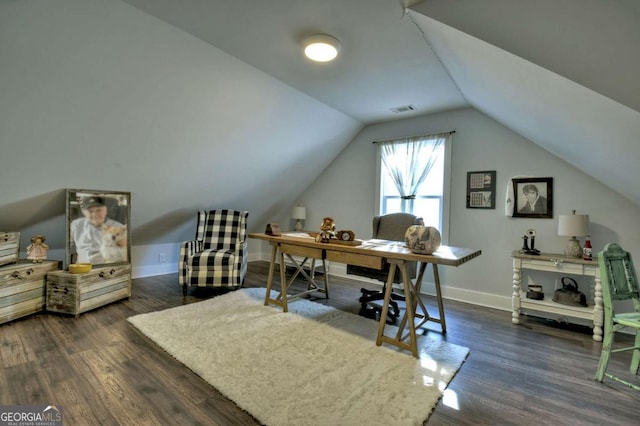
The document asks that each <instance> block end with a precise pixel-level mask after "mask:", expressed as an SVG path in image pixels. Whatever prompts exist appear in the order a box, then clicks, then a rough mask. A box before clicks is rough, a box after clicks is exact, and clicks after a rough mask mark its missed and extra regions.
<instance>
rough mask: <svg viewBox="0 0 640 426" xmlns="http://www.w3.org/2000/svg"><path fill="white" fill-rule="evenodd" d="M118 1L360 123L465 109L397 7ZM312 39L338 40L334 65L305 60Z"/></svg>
mask: <svg viewBox="0 0 640 426" xmlns="http://www.w3.org/2000/svg"><path fill="white" fill-rule="evenodd" d="M124 1H126V2H127V3H129V4H131V5H134V6H136V7H138V8H139V9H141V10H143V11H145V12H147V13H149V14H151V15H154V16H156V17H157V18H159V19H161V20H163V21H165V22H168V23H170V24H172V25H175V26H176V27H178V28H180V29H182V30H184V31H186V32H188V33H191V34H192V35H195V36H196V37H199V38H200V39H202V40H204V41H206V42H208V43H210V44H212V45H214V46H215V47H217V48H219V49H222V50H224V51H225V52H227V53H229V54H231V55H232V56H235V57H236V58H239V59H241V60H242V61H244V62H246V63H248V64H250V65H253V66H254V67H256V68H258V69H260V70H262V71H264V72H266V73H267V74H270V75H271V76H273V77H275V78H277V79H279V80H281V81H283V82H285V83H286V84H288V85H290V86H292V87H294V88H296V89H298V90H300V91H302V92H305V93H307V94H308V95H310V96H312V97H314V98H315V99H317V100H319V101H321V102H323V103H325V104H327V105H329V106H331V107H333V108H335V109H337V110H339V111H341V112H343V113H345V114H347V115H349V116H351V117H353V118H355V119H357V120H358V121H361V122H362V123H365V124H370V123H375V122H382V121H388V120H393V119H399V118H407V117H410V116H416V115H423V114H428V113H434V112H440V111H445V110H450V109H454V108H461V107H467V106H469V104H468V103H467V102H466V100H465V99H464V97H463V96H462V95H461V94H460V92H459V91H458V89H457V88H456V87H455V84H453V82H452V81H451V79H450V78H449V77H448V76H447V73H446V72H445V70H444V68H442V66H441V65H440V63H439V62H438V60H437V58H436V56H435V55H434V53H433V52H432V51H431V49H430V48H429V46H427V45H426V44H425V42H424V40H423V39H422V36H421V34H420V32H419V30H418V29H417V28H416V26H415V25H414V24H413V23H412V22H411V20H409V19H406V17H405V16H404V6H403V3H402V2H400V1H398V0H304V1H301V0H269V1H255V0H234V1H228V0H181V1H179V2H176V1H174V0H124ZM314 33H328V34H330V35H332V36H334V37H336V38H338V40H339V41H340V43H341V45H342V52H341V54H340V56H339V57H338V59H337V60H336V61H334V62H332V63H328V64H318V63H313V62H312V61H309V60H308V59H306V58H305V57H304V55H303V54H302V47H301V46H302V40H303V39H304V38H305V37H306V36H307V35H310V34H314ZM409 104H410V105H413V106H414V107H415V111H413V112H409V113H403V114H394V113H392V112H391V111H390V109H391V108H393V107H397V106H403V105H409Z"/></svg>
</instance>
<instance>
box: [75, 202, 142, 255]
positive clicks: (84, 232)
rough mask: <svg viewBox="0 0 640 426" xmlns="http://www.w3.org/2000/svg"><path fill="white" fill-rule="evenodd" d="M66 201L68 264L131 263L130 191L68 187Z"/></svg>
mask: <svg viewBox="0 0 640 426" xmlns="http://www.w3.org/2000/svg"><path fill="white" fill-rule="evenodd" d="M66 201H67V211H66V232H67V236H66V241H67V244H66V256H65V261H66V264H67V265H66V266H67V267H68V266H69V264H71V263H91V264H92V265H93V266H107V265H117V264H126V263H131V234H130V232H129V229H128V228H129V226H130V214H131V193H129V192H120V191H102V190H94V189H67V191H66Z"/></svg>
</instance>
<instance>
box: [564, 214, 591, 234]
mask: <svg viewBox="0 0 640 426" xmlns="http://www.w3.org/2000/svg"><path fill="white" fill-rule="evenodd" d="M588 233H589V215H587V214H561V215H560V217H559V218H558V235H565V236H568V237H584V236H585V235H587V234H588Z"/></svg>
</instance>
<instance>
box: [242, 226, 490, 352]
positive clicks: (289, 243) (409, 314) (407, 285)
mask: <svg viewBox="0 0 640 426" xmlns="http://www.w3.org/2000/svg"><path fill="white" fill-rule="evenodd" d="M249 238H255V239H259V240H263V241H268V242H269V244H271V246H272V250H271V264H270V265H269V277H268V279H267V294H266V296H265V301H264V304H265V305H269V304H274V305H277V306H281V307H282V310H283V311H284V312H287V310H288V307H287V303H288V300H291V299H293V298H295V297H300V296H302V295H304V294H307V293H309V292H311V291H317V290H320V291H323V292H324V293H325V297H327V298H328V297H329V282H328V279H327V271H326V266H325V263H324V262H325V261H327V260H328V261H332V262H338V263H348V264H351V265H358V266H365V267H368V268H374V269H382V268H383V265H384V262H385V261H386V262H388V263H390V264H391V268H389V275H388V278H387V286H386V292H385V295H384V302H383V304H382V313H381V317H380V323H379V326H378V337H377V339H376V345H378V346H380V345H381V344H382V343H383V342H385V343H389V344H392V345H395V346H397V347H399V348H402V349H405V350H408V351H411V353H412V354H413V356H415V357H416V358H417V357H418V348H417V343H416V328H419V327H420V326H422V325H423V324H424V323H426V322H427V321H434V322H437V323H439V324H440V325H441V327H442V332H443V333H446V331H447V326H446V322H445V315H444V305H443V302H442V293H441V291H440V276H439V274H438V265H448V266H459V265H462V264H463V263H465V262H468V261H469V260H471V259H473V258H474V257H477V256H479V255H480V254H481V253H482V252H481V251H480V250H475V249H469V248H460V247H449V246H441V247H440V248H439V249H438V251H437V252H436V253H434V254H432V255H422V254H416V253H413V252H411V251H410V250H409V249H407V248H406V247H405V246H404V243H403V242H397V241H387V240H366V241H363V242H362V244H361V245H355V246H354V245H343V244H336V243H316V242H315V240H314V238H312V237H311V236H308V235H306V234H304V233H292V234H287V233H284V234H282V235H281V236H271V235H266V234H262V233H251V234H249ZM278 252H279V253H280V294H279V295H278V296H277V297H276V298H275V299H273V298H271V288H272V285H273V275H274V271H275V264H276V259H277V256H278ZM285 255H287V256H288V257H289V259H290V260H292V258H291V256H300V257H303V258H305V259H321V260H322V261H323V267H324V288H319V287H318V286H317V283H315V281H313V279H312V278H311V277H309V276H308V275H307V274H306V272H305V271H302V274H303V275H305V278H307V279H308V280H310V282H311V287H315V288H309V289H308V290H307V291H304V292H302V293H298V294H296V295H287V289H288V287H289V286H290V285H291V283H292V282H293V279H291V280H289V281H287V280H286V277H285V267H284V256H285ZM407 262H420V268H419V272H418V277H417V278H416V282H415V284H413V283H412V282H411V279H410V278H409V275H408V273H407ZM428 264H431V265H432V268H433V277H434V282H435V287H436V299H437V302H438V310H439V314H440V317H439V318H434V317H432V316H430V315H429V314H428V312H427V309H426V308H425V306H424V304H423V303H422V301H421V300H420V287H421V286H422V278H423V275H424V272H425V270H426V268H427V265H428ZM396 269H399V270H400V274H401V275H402V282H403V287H404V295H405V300H406V306H407V307H406V312H405V315H404V317H403V318H402V321H401V323H400V327H399V330H398V333H397V334H396V336H395V337H389V336H385V335H384V328H385V325H386V322H387V321H386V320H387V312H388V310H389V300H390V299H391V288H392V283H393V279H394V276H395V272H396ZM300 270H301V267H298V271H296V273H295V274H294V278H295V276H297V274H298V272H300ZM418 306H420V308H421V310H422V313H421V314H417V315H416V314H415V312H416V308H417V307H418ZM416 317H418V318H421V319H422V321H421V322H420V323H419V324H417V325H416V324H415V318H416ZM407 323H408V325H409V332H408V334H407V335H404V334H403V333H404V329H405V327H406V325H407ZM407 337H409V342H408V343H405V342H404V340H405V339H406V338H407Z"/></svg>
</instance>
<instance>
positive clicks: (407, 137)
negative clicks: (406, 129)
mask: <svg viewBox="0 0 640 426" xmlns="http://www.w3.org/2000/svg"><path fill="white" fill-rule="evenodd" d="M455 132H456V131H455V130H448V131H446V132H435V133H429V134H428V135H416V136H405V137H403V138H393V139H385V140H382V141H373V143H382V142H393V141H396V140H398V139H413V138H421V137H425V136H433V135H439V134H442V133H449V134H450V135H451V134H454V133H455Z"/></svg>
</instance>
